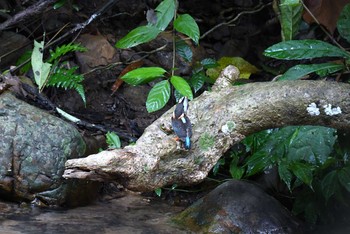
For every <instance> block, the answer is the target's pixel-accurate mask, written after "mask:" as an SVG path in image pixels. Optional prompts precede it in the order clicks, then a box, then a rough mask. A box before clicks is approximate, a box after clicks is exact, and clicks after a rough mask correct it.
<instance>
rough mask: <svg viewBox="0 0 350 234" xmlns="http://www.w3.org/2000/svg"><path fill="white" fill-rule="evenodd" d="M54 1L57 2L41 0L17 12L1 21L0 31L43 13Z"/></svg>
mask: <svg viewBox="0 0 350 234" xmlns="http://www.w3.org/2000/svg"><path fill="white" fill-rule="evenodd" d="M54 2H56V0H41V1H39V2H37V3H36V4H34V5H32V6H30V7H28V8H27V9H25V10H23V11H21V12H19V13H17V14H16V15H14V16H12V17H11V18H9V19H8V20H6V21H5V22H3V23H1V24H0V31H3V30H5V29H7V28H8V27H11V26H13V25H15V24H18V23H21V22H24V21H26V20H28V19H29V18H32V17H33V16H35V15H38V14H41V13H42V12H43V11H44V10H46V9H47V7H49V6H50V5H51V4H53V3H54Z"/></svg>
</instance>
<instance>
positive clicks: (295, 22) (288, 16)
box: [280, 0, 303, 41]
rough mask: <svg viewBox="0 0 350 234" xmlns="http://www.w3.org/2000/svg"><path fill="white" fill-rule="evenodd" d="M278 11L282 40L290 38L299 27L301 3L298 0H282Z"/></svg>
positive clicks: (301, 10)
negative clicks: (279, 13)
mask: <svg viewBox="0 0 350 234" xmlns="http://www.w3.org/2000/svg"><path fill="white" fill-rule="evenodd" d="M280 12H281V17H280V21H281V28H282V39H283V41H288V40H292V39H293V38H294V37H295V35H296V34H297V32H298V29H299V25H300V22H301V15H302V12H303V5H302V4H301V2H300V1H299V0H282V1H281V4H280Z"/></svg>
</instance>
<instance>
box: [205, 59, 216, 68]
mask: <svg viewBox="0 0 350 234" xmlns="http://www.w3.org/2000/svg"><path fill="white" fill-rule="evenodd" d="M201 64H202V66H203V67H204V68H205V69H208V68H214V67H217V66H218V65H219V64H218V63H217V62H216V60H215V59H212V58H205V59H203V60H202V61H201Z"/></svg>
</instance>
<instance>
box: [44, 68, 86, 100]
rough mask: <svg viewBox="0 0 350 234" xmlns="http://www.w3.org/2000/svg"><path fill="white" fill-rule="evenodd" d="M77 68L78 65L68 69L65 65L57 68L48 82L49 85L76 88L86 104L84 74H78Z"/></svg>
mask: <svg viewBox="0 0 350 234" xmlns="http://www.w3.org/2000/svg"><path fill="white" fill-rule="evenodd" d="M77 69H78V67H77V66H75V67H72V68H70V69H66V68H64V67H59V68H56V70H55V71H54V72H53V73H52V75H51V77H50V79H49V81H48V82H47V85H48V86H54V87H57V88H65V89H75V91H77V92H78V94H79V95H80V97H81V99H82V100H83V102H84V104H86V97H85V91H84V87H83V85H82V82H83V80H84V76H83V75H81V74H76V73H75V71H76V70H77Z"/></svg>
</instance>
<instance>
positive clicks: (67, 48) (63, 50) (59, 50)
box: [48, 43, 87, 63]
mask: <svg viewBox="0 0 350 234" xmlns="http://www.w3.org/2000/svg"><path fill="white" fill-rule="evenodd" d="M74 51H80V52H84V51H87V49H86V48H85V47H84V46H81V45H80V44H75V43H69V44H67V45H62V46H57V47H56V49H55V50H54V51H50V55H51V56H50V59H49V61H48V62H49V63H51V62H53V61H55V60H57V59H58V58H60V57H61V56H63V55H65V54H67V53H68V52H74Z"/></svg>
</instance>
